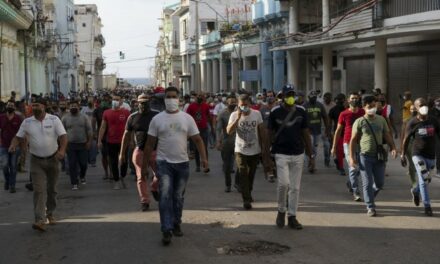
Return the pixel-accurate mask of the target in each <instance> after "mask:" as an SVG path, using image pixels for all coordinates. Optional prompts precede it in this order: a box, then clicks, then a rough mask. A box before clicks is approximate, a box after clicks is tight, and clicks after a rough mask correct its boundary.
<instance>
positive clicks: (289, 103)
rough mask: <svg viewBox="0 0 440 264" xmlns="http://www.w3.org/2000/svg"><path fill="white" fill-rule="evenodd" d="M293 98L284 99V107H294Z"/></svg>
mask: <svg viewBox="0 0 440 264" xmlns="http://www.w3.org/2000/svg"><path fill="white" fill-rule="evenodd" d="M295 101H296V100H295V97H293V96H289V97H287V98H284V102H285V103H286V105H288V106H292V105H294V104H295Z"/></svg>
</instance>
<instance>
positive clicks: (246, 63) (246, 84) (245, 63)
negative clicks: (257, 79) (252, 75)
mask: <svg viewBox="0 0 440 264" xmlns="http://www.w3.org/2000/svg"><path fill="white" fill-rule="evenodd" d="M250 69H251V62H250V60H249V58H248V57H244V58H243V70H244V71H247V70H250ZM241 88H243V89H245V90H246V91H250V90H251V83H250V82H241Z"/></svg>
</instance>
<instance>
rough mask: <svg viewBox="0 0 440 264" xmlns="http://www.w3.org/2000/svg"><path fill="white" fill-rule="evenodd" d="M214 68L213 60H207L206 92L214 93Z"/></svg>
mask: <svg viewBox="0 0 440 264" xmlns="http://www.w3.org/2000/svg"><path fill="white" fill-rule="evenodd" d="M212 68H213V67H212V60H207V61H206V86H205V92H212Z"/></svg>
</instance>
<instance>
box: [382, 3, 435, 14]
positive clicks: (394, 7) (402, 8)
mask: <svg viewBox="0 0 440 264" xmlns="http://www.w3.org/2000/svg"><path fill="white" fill-rule="evenodd" d="M383 6H384V13H385V16H386V17H388V18H391V17H399V16H406V15H412V14H417V13H424V12H429V11H435V10H440V1H439V0H386V1H383Z"/></svg>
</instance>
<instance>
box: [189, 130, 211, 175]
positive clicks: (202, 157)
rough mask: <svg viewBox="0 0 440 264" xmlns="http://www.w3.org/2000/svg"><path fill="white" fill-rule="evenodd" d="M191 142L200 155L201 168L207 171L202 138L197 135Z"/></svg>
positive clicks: (206, 157) (206, 158) (206, 159)
mask: <svg viewBox="0 0 440 264" xmlns="http://www.w3.org/2000/svg"><path fill="white" fill-rule="evenodd" d="M191 140H192V141H193V142H194V144H195V145H196V147H197V150H198V151H199V153H200V160H201V161H202V164H203V168H205V169H207V168H209V166H208V156H207V154H206V151H205V144H204V143H203V140H202V137H200V135H199V134H197V135H195V136H192V137H191Z"/></svg>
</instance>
